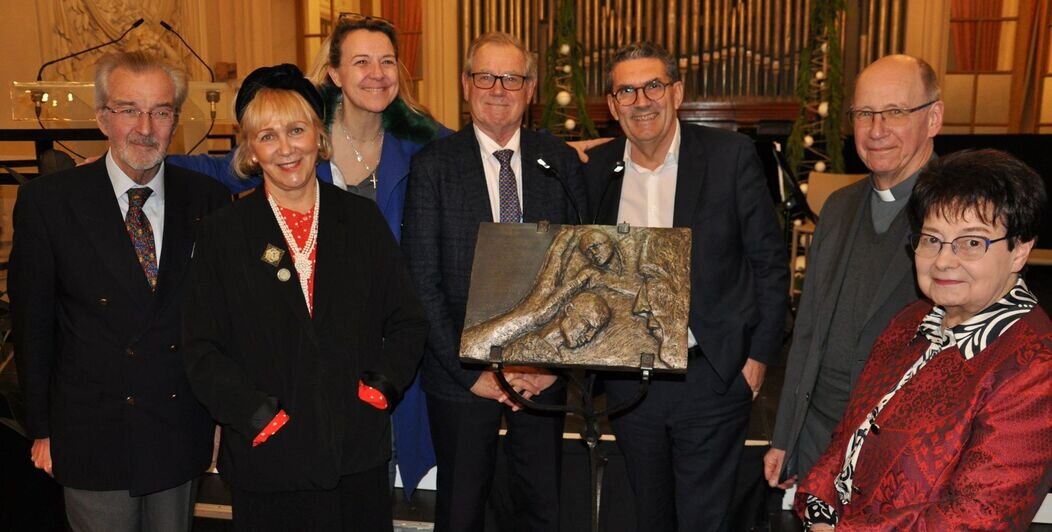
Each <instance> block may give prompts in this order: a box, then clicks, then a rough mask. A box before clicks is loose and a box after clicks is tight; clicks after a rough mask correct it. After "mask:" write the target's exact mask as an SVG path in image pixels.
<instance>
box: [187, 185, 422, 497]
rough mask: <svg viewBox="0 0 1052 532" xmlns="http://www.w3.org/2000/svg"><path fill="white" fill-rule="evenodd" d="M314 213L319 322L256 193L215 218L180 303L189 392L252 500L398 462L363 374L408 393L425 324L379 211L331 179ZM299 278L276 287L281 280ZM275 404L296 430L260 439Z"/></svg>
mask: <svg viewBox="0 0 1052 532" xmlns="http://www.w3.org/2000/svg"><path fill="white" fill-rule="evenodd" d="M319 186H321V187H322V188H321V205H320V207H319V209H320V211H319V212H318V216H319V219H318V251H317V255H316V259H317V265H316V269H315V273H314V275H315V280H314V315H313V319H312V318H311V316H310V315H309V314H308V311H307V306H306V303H305V302H304V300H303V292H302V291H301V289H300V285H299V282H298V280H297V276H296V270H295V268H294V267H293V265H292V257H291V253H289V252H287V251H286V252H285V253H284V254H283V255H282V257H281V261H280V263H279V264H277V265H272V264H269V263H267V262H266V261H264V260H263V252H264V250H265V249H266V248H267V245H268V244H270V245H273V246H274V247H277V248H280V249H282V250H286V249H287V248H286V245H285V240H284V237H282V234H281V230H280V229H279V227H278V224H277V221H276V220H275V219H274V214H273V212H272V211H271V209H270V205H269V204H268V203H267V200H266V196H265V194H264V193H263V192H262V190H260V191H257V192H256V193H254V194H252V195H250V196H249V197H247V198H245V199H243V200H241V201H239V202H237V203H235V204H234V205H232V206H230V207H228V208H226V209H223V210H222V211H220V212H218V213H216V214H215V216H213V217H212V218H210V219H209V220H208V223H206V224H205V228H204V230H203V232H202V237H201V240H200V242H198V246H197V250H196V252H195V255H194V264H193V267H192V269H191V279H192V282H193V289H192V290H191V291H190V292H189V294H188V298H187V302H186V304H185V306H184V332H183V338H184V341H185V344H186V349H185V350H184V353H185V359H186V364H187V372H188V375H189V377H190V382H191V384H192V385H193V388H194V392H195V393H196V394H197V396H198V397H199V398H200V399H201V402H203V403H204V404H205V405H206V406H207V407H208V410H209V412H211V413H212V415H213V417H214V418H215V419H216V420H217V421H218V422H219V423H220V424H221V425H222V427H223V436H222V446H221V451H220V457H219V471H220V473H221V474H222V475H223V477H224V479H226V480H228V481H229V482H232V483H233V484H234V485H235V486H237V487H239V488H241V489H244V490H250V491H264V492H273V491H284V490H305V489H330V488H333V487H335V485H336V483H337V482H338V480H339V477H340V476H341V475H346V474H349V473H354V472H359V471H363V470H366V469H370V468H373V467H376V466H379V465H381V464H383V463H384V462H386V461H387V460H388V458H389V455H390V449H391V435H390V424H389V421H390V420H389V414H388V412H385V411H381V410H378V409H376V408H374V407H372V406H369V405H367V404H365V403H364V402H362V401H361V400H359V399H358V379H359V378H361V377H362V376H363V374H366V373H367V372H373V373H372V375H374V376H379V380H382V381H384V382H385V383H387V384H388V385H389V388H390V389H391V390H396V391H395V392H393V393H390V394H389V395H388V397H389V399H391V400H392V402H393V401H394V400H396V399H397V394H398V391H401V390H404V389H405V388H406V387H408V386H409V384H410V382H411V381H412V379H413V376H414V374H415V372H416V368H417V365H418V364H419V362H420V356H421V351H422V349H423V343H424V338H425V337H426V334H427V324H426V322H425V321H424V319H423V317H422V313H421V311H420V305H419V302H418V301H417V298H416V295H415V294H414V292H413V289H412V284H411V282H410V281H409V277H408V275H407V274H406V271H405V268H404V267H403V264H402V260H401V255H400V253H399V250H398V247H397V245H396V244H395V241H394V238H393V237H392V236H391V231H390V230H389V229H388V228H387V225H386V223H385V222H384V219H383V217H382V216H381V215H380V212H379V211H378V210H377V208H376V205H375V204H373V203H372V202H371V201H368V200H366V199H363V198H359V197H356V196H354V195H352V194H349V193H347V192H344V191H342V190H339V189H337V188H336V187H334V186H332V185H328V184H324V183H319ZM281 268H284V269H286V270H288V272H289V273H290V274H291V278H289V279H288V280H286V281H281V280H280V279H279V278H278V272H279V270H280V269H281ZM269 398H275V399H277V400H278V401H279V403H280V407H281V408H284V409H285V411H286V413H288V415H289V421H288V423H287V424H286V425H285V426H284V427H283V428H282V429H281V430H280V431H278V432H277V434H275V435H274V436H272V437H271V438H270V439H269V440H267V441H266V442H265V443H264V444H262V445H260V446H259V447H256V448H252V446H251V445H252V440H253V438H255V436H256V434H258V433H259V431H260V430H261V429H262V427H263V425H265V423H266V422H267V421H269V420H270V418H271V417H272V415H273V413H274V411H273V410H271V409H270V408H269V407H268V404H269Z"/></svg>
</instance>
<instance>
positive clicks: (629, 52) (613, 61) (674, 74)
mask: <svg viewBox="0 0 1052 532" xmlns="http://www.w3.org/2000/svg"><path fill="white" fill-rule="evenodd" d="M632 59H657V60H659V61H661V62H662V63H664V65H665V75H667V76H668V80H669V82H671V83H675V82H677V81H679V67H677V66H676V59H675V58H673V57H672V54H670V53H668V50H665V49H664V48H662V47H661V45H658V44H656V43H652V42H649V41H641V42H634V43H632V44H628V45H625V46H622V47H621V48H619V49H618V50H617V51H616V52H614V56H613V57H611V58H610V61H609V62H608V63H607V64H606V85H605V89H606V93H607V94H613V92H614V67H615V66H617V65H618V63H623V62H625V61H630V60H632Z"/></svg>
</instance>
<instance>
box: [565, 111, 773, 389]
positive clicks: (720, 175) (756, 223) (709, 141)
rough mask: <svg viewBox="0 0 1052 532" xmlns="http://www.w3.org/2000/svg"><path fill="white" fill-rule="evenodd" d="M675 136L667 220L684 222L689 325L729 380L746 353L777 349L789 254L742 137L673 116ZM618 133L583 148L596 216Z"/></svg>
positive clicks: (602, 207)
mask: <svg viewBox="0 0 1052 532" xmlns="http://www.w3.org/2000/svg"><path fill="white" fill-rule="evenodd" d="M680 139H681V140H680V148H679V171H678V173H677V175H676V199H675V207H674V209H675V210H674V212H673V217H672V218H673V220H672V224H673V226H674V227H687V228H690V229H691V253H690V281H691V289H690V320H689V321H690V329H691V331H692V332H693V333H694V338H695V339H696V340H697V341H698V345H699V346H700V347H701V350H702V353H703V355H704V358H705V360H708V362H709V363H710V364H712V366H713V368H714V369H715V370H716V372H717V373H718V374H719V375H720V377H721V379H722V380H723V382H724V384H725V385H727V386H729V385H730V383H731V382H733V380H734V378H735V377H736V376H737V373H738V372H739V371H740V370H741V368H742V366H743V365H744V364H745V359H746V358H753V359H755V360H757V361H759V362H764V363H767V364H771V363H773V362H775V361H776V360H777V359H778V355H779V352H780V349H781V345H782V336H783V333H782V331H783V328H784V326H785V312H786V310H787V308H788V304H789V302H788V291H789V285H788V283H789V268H788V264H789V259H788V257H787V256H786V250H785V244H784V242H783V240H782V236H781V230H780V229H779V226H778V220H777V217H776V216H775V208H774V204H773V202H772V201H771V197H770V194H768V192H767V185H766V181H765V179H764V174H763V166H762V165H761V163H760V159H759V157H758V156H757V154H756V148H755V147H754V146H753V143H752V141H751V140H750V139H749V138H748V137H746V136H744V135H740V134H738V133H732V132H730V131H725V130H721V129H714V128H709V127H703V126H695V125H688V124H686V123H683V122H681V123H680ZM625 142H626V139H625V137H619V138H617V139H615V140H613V141H611V142H608V143H606V144H603V145H600V146H597V147H595V148H593V149H592V150H589V152H588V155H589V160H588V164H587V165H585V170H584V173H585V183H586V185H587V187H588V198H589V204H590V205H594V206H595V209H596V220H597V222H598V223H601V224H615V223H617V219H616V218H617V210H618V205H619V203H620V199H621V183H622V180H623V177H618V176H617V174H615V173H614V172H613V168H614V165H615V163H616V162H618V161H620V160H622V159H623V158H624V152H625ZM621 175H622V176H623V174H621Z"/></svg>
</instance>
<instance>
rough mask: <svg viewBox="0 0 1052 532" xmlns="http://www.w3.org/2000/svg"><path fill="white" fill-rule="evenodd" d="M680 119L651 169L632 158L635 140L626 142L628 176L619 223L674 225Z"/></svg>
mask: <svg viewBox="0 0 1052 532" xmlns="http://www.w3.org/2000/svg"><path fill="white" fill-rule="evenodd" d="M679 144H680V137H679V122H676V135H675V136H674V137H672V144H671V145H669V147H668V153H666V154H665V160H664V162H662V163H661V165H660V166H658V167H657V168H655V169H653V170H648V169H646V168H643V167H642V166H640V165H638V164H636V162H635V161H633V160H632V143H631V142H625V155H624V160H625V176H624V180H623V181H622V183H621V203H620V204H619V205H618V209H617V220H618V222H628V223H629V225H632V226H635V227H672V213H673V210H674V207H675V205H676V174H677V172H679Z"/></svg>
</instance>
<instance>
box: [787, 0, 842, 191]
mask: <svg viewBox="0 0 1052 532" xmlns="http://www.w3.org/2000/svg"><path fill="white" fill-rule="evenodd" d="M843 12H844V0H815V1H814V4H813V5H812V8H811V19H810V34H809V36H808V45H807V46H804V47H803V48H802V49H801V50H800V68H799V69H798V73H797V78H796V97H797V98H798V99H799V100H800V116H799V117H798V118H797V119H796V122H795V123H794V124H793V131H792V133H790V135H789V140H788V143H787V144H788V145H787V147H786V157H787V158H788V160H789V166H790V168H791V169H792V171H793V172H794V173H795V174H796V175H797V176H799V177H803V178H806V177H807V174H808V173H809V172H810V171H811V170H815V171H818V172H826V171H832V172H843V171H844V155H843V145H844V139H843V137H842V136H841V132H840V124H841V118H842V117H843V103H844V72H843V68H842V65H841V51H840V26H841V15H842V13H843Z"/></svg>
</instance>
